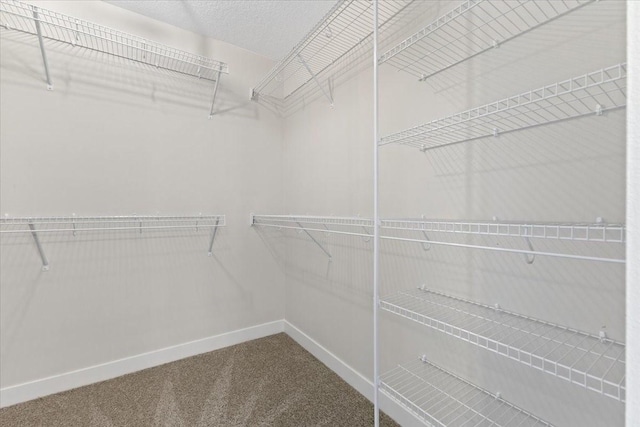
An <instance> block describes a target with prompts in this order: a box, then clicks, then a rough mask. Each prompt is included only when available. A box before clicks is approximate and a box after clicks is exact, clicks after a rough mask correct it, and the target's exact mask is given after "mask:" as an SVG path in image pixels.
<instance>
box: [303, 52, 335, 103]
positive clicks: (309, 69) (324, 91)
mask: <svg viewBox="0 0 640 427" xmlns="http://www.w3.org/2000/svg"><path fill="white" fill-rule="evenodd" d="M298 59H299V60H300V62H301V63H302V65H304V68H306V69H307V71H308V72H309V74H310V75H311V78H312V79H313V81H314V82H315V83H316V85H318V87H319V88H320V90H321V91H322V93H323V94H324V96H325V97H326V98H327V99H328V100H329V104H330V105H331V106H332V107H333V97H332V96H331V94H330V93H329V92H327V91H326V90H325V88H324V87H322V85H321V84H320V82H319V81H318V78H317V77H316V75H315V74H313V71H311V68H310V67H309V64H307V61H305V60H304V58H303V57H302V55H300V54H298Z"/></svg>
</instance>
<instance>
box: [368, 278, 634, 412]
mask: <svg viewBox="0 0 640 427" xmlns="http://www.w3.org/2000/svg"><path fill="white" fill-rule="evenodd" d="M380 308H381V309H383V310H387V311H390V312H392V313H395V314H398V315H400V316H402V317H405V318H407V319H410V320H413V321H415V322H418V323H421V324H423V325H426V326H428V327H430V328H433V329H435V330H438V331H440V332H443V333H445V334H447V335H451V336H453V337H455V338H458V339H461V340H464V341H467V342H469V343H471V344H474V345H476V346H478V347H482V348H484V349H487V350H490V351H492V352H494V353H496V354H499V355H502V356H506V357H508V358H510V359H513V360H516V361H518V362H520V363H523V364H525V365H527V366H531V367H533V368H535V369H538V370H541V371H543V372H546V373H548V374H551V375H553V376H556V377H558V378H562V379H564V380H566V381H569V382H571V383H574V384H577V385H580V386H582V387H585V388H587V389H589V390H593V391H596V392H598V393H600V394H603V395H605V396H609V397H612V398H614V399H616V400H619V401H622V402H624V401H625V354H624V352H625V346H624V344H623V343H620V342H616V341H613V340H610V339H608V338H607V337H606V334H605V333H604V332H601V335H600V336H596V335H591V334H587V333H585V332H580V331H577V330H574V329H571V328H567V327H564V326H558V325H554V324H552V323H549V322H545V321H542V320H537V319H533V318H531V317H527V316H523V315H521V314H516V313H511V312H509V311H506V310H503V309H501V308H500V307H499V306H495V307H490V306H488V305H483V304H479V303H477V302H473V301H467V300H464V299H461V298H456V297H452V296H449V295H445V294H443V293H440V292H436V291H432V290H429V289H426V288H425V287H424V286H422V287H420V288H418V289H414V290H411V291H402V292H398V293H395V294H393V295H390V296H387V297H384V298H382V299H381V301H380Z"/></svg>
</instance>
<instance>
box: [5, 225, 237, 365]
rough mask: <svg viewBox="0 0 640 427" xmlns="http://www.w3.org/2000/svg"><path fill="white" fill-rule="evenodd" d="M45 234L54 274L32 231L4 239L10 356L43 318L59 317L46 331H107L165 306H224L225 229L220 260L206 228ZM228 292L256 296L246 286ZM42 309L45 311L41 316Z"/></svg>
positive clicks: (219, 235) (42, 236)
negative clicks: (89, 327) (219, 289)
mask: <svg viewBox="0 0 640 427" xmlns="http://www.w3.org/2000/svg"><path fill="white" fill-rule="evenodd" d="M39 237H40V241H41V244H42V247H43V250H44V252H45V254H46V256H47V257H48V259H49V263H50V270H49V271H42V268H41V267H42V264H41V259H40V257H39V255H38V250H37V248H36V245H35V243H34V241H33V239H32V237H31V236H30V235H29V234H28V233H27V234H3V235H2V237H1V240H0V244H1V246H0V249H1V250H0V265H2V268H1V269H0V282H1V283H2V289H1V295H2V298H0V300H1V301H0V304H1V310H0V313H1V317H2V327H3V334H2V349H3V354H4V353H5V352H6V353H7V354H10V353H11V351H12V349H13V346H14V343H15V342H17V341H19V340H18V337H20V334H21V333H22V331H24V329H25V328H26V329H30V328H31V327H33V326H34V325H33V323H34V322H35V321H42V319H43V317H42V316H44V318H47V319H55V320H52V321H46V325H40V328H69V329H71V330H73V329H76V328H82V325H83V324H84V325H86V324H95V325H94V326H96V327H97V328H98V329H96V330H95V331H94V333H96V334H98V335H100V334H101V333H106V334H109V333H111V332H110V331H112V330H114V329H116V330H117V329H118V328H112V327H111V326H110V323H109V322H114V323H116V324H120V323H122V321H123V320H122V319H126V318H128V319H130V320H131V319H136V318H141V316H145V315H147V314H148V315H151V316H152V317H154V316H157V315H158V313H159V312H158V310H160V312H162V311H165V310H166V311H167V312H171V310H172V309H171V307H185V306H186V307H189V306H193V305H194V304H195V301H199V300H208V301H211V304H212V307H214V306H216V305H219V304H220V301H219V299H217V298H216V296H215V294H216V292H217V287H216V284H217V283H219V279H217V278H219V277H221V274H222V273H224V272H225V268H224V267H223V262H224V261H223V260H224V259H225V257H226V256H227V254H228V253H229V251H230V246H229V242H228V241H227V238H226V232H225V230H224V229H220V230H218V233H217V235H216V239H215V242H214V245H213V254H214V256H212V257H209V256H207V252H208V247H209V242H210V234H209V230H204V229H200V230H199V231H197V232H196V231H195V230H194V231H184V230H162V231H154V230H145V231H144V232H143V233H139V232H137V231H126V232H123V231H111V230H109V231H82V232H78V233H77V235H76V236H73V234H72V232H71V231H69V232H67V231H65V232H51V233H41V234H40V235H39ZM187 275H189V280H185V277H186V276H187ZM235 284H236V285H238V282H237V281H235ZM226 292H227V293H229V292H234V293H236V298H238V299H242V300H243V301H246V299H247V298H248V295H247V294H246V293H245V292H243V291H242V289H241V288H240V287H239V286H235V287H234V288H229V289H228V290H227V291H226ZM69 300H72V301H75V302H74V303H71V302H70V301H69ZM70 304H71V305H72V306H73V307H74V308H73V309H71V310H70V309H69V306H70ZM38 307H39V308H38ZM34 310H40V311H41V312H40V313H39V315H38V316H34V313H33V311H34ZM124 313H129V314H128V315H126V316H125V315H124ZM136 313H137V314H136ZM145 313H146V314H145ZM153 313H155V314H153ZM132 316H133V317H132ZM37 319H40V320H37ZM65 325H66V326H65ZM135 327H136V326H135V325H130V328H132V329H135ZM66 333H68V331H67V332H65V334H66ZM65 336H66V335H65Z"/></svg>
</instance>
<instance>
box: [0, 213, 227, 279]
mask: <svg viewBox="0 0 640 427" xmlns="http://www.w3.org/2000/svg"><path fill="white" fill-rule="evenodd" d="M225 222H226V218H225V215H190V216H182V215H181V216H166V215H127V216H75V215H71V216H52V217H2V218H0V235H11V234H25V233H27V234H31V236H32V237H33V240H34V242H35V244H36V247H37V249H38V253H39V255H40V258H41V260H42V269H43V270H44V271H47V270H49V260H48V258H47V256H46V254H45V252H44V249H43V247H42V244H41V242H40V237H39V235H40V234H41V233H58V234H60V233H71V234H72V235H73V236H77V235H78V233H86V232H100V231H118V232H121V231H128V232H135V233H140V234H141V233H143V231H150V230H154V231H158V230H159V231H162V230H183V231H187V230H193V231H195V232H198V231H200V230H210V238H209V250H208V254H209V256H212V255H213V253H212V250H213V243H214V241H215V238H216V234H217V230H218V228H219V227H224V226H225Z"/></svg>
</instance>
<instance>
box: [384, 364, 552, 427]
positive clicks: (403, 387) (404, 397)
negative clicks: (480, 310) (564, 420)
mask: <svg viewBox="0 0 640 427" xmlns="http://www.w3.org/2000/svg"><path fill="white" fill-rule="evenodd" d="M380 391H381V392H383V393H384V394H386V395H387V396H389V397H390V398H392V399H393V400H395V401H396V402H398V403H399V404H401V405H402V406H404V407H405V408H406V409H407V410H409V411H411V412H412V413H414V414H415V415H416V416H418V418H420V419H421V420H423V421H424V422H426V423H428V424H430V425H432V426H435V427H463V426H464V427H471V426H483V427H484V426H487V427H488V426H497V427H499V426H504V427H516V426H517V427H534V426H537V427H541V426H547V427H549V426H551V424H549V423H548V422H546V421H543V420H541V419H540V418H538V417H535V416H534V415H531V414H530V413H528V412H526V411H525V410H523V409H520V408H518V407H517V406H515V405H513V404H511V403H509V402H507V401H505V400H504V399H502V397H500V396H499V395H497V394H492V393H490V392H488V391H487V390H484V389H482V388H480V387H478V386H476V385H473V384H471V383H470V382H468V381H466V380H464V379H462V378H460V377H459V376H457V375H455V374H453V373H451V372H448V371H446V370H444V369H442V368H440V367H438V366H436V365H434V364H432V363H431V362H428V361H427V360H426V358H425V357H424V356H423V357H421V358H419V359H418V360H416V361H414V362H410V363H407V364H403V365H398V366H397V367H396V368H394V369H392V370H390V371H389V372H387V373H385V374H384V375H382V376H381V377H380Z"/></svg>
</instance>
